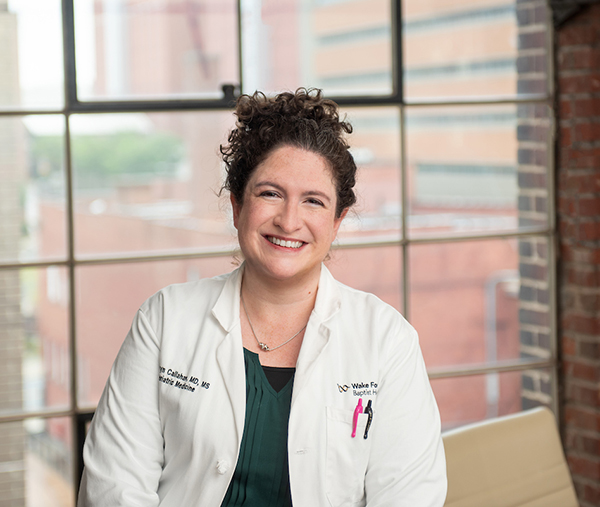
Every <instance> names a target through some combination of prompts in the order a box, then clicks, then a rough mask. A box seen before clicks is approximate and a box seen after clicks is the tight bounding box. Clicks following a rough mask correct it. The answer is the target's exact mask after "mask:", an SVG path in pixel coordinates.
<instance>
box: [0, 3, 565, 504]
mask: <svg viewBox="0 0 600 507" xmlns="http://www.w3.org/2000/svg"><path fill="white" fill-rule="evenodd" d="M549 30H550V29H549V25H548V13H547V11H546V6H545V1H544V0H525V1H522V0H519V1H518V2H517V1H516V0H460V1H456V0H452V1H450V0H431V1H429V2H423V1H420V0H405V1H404V2H402V3H401V2H400V0H237V1H236V0H62V2H61V0H0V45H1V47H2V48H3V49H2V52H1V54H0V69H1V71H0V387H1V389H0V507H2V506H4V505H6V506H8V505H10V506H14V505H27V506H37V505H40V506H42V505H43V506H45V507H47V506H71V505H74V498H75V490H76V488H77V483H78V478H79V474H80V469H81V457H80V452H81V443H82V441H83V438H84V436H85V430H86V424H87V423H88V422H89V419H90V416H91V414H92V413H93V411H94V407H95V404H96V403H97V401H98V399H99V397H100V394H101V392H102V389H103V386H104V383H105V381H106V378H107V375H108V371H109V368H110V366H111V364H112V361H113V359H114V357H115V355H116V353H117V350H118V349H119V346H120V344H121V343H122V341H123V339H124V337H125V335H126V333H127V330H128V328H129V325H130V322H131V319H132V317H133V315H134V312H135V310H136V309H137V308H138V306H139V305H140V304H141V303H142V302H143V301H144V300H145V299H146V298H147V297H148V296H150V295H151V294H152V293H154V292H155V291H156V290H158V289H159V288H161V287H162V286H164V285H167V284H169V283H175V282H181V281H186V280H194V279H197V278H199V277H207V276H212V275H216V274H219V273H223V272H226V271H229V270H230V269H232V268H233V264H232V252H233V251H234V250H235V248H236V239H235V230H234V228H233V226H232V223H231V219H230V212H229V210H228V202H227V199H226V198H225V197H219V196H218V191H219V188H220V185H221V181H222V173H223V167H222V164H221V162H220V160H219V157H218V146H219V144H220V143H223V142H224V141H225V139H226V135H227V131H228V129H229V128H231V126H232V125H233V122H234V118H233V116H232V104H233V100H234V98H235V96H236V95H237V94H239V93H241V92H244V93H251V92H253V91H254V90H256V89H260V90H263V91H265V92H266V93H269V94H272V93H275V92H278V91H282V90H285V89H295V88H296V87H299V86H306V87H319V88H323V90H324V91H325V94H326V95H327V96H328V97H331V98H334V99H335V100H337V101H338V103H339V104H340V105H341V107H342V109H343V113H344V114H346V115H347V117H348V118H349V119H350V121H351V122H352V124H353V125H354V128H355V132H354V134H353V135H352V137H351V144H352V147H353V148H352V150H353V154H354V156H355V159H356V161H357V163H358V165H359V168H360V174H359V183H358V193H359V202H358V205H357V207H356V212H355V213H352V214H350V215H349V217H348V218H347V219H346V220H345V222H344V224H343V226H342V229H341V231H340V234H339V238H338V240H337V242H336V245H335V248H334V251H333V252H332V254H331V259H330V260H329V261H328V265H329V267H330V269H331V270H332V271H333V273H334V275H335V276H336V277H337V278H338V279H340V280H341V281H342V282H344V283H347V284H349V285H351V286H353V287H356V288H359V289H363V290H367V291H370V292H373V293H375V294H376V295H378V296H379V297H381V298H382V299H383V300H385V301H387V302H388V303H390V304H391V305H393V306H394V307H396V308H397V309H398V310H400V311H401V312H402V313H403V314H405V315H406V316H407V318H408V319H409V320H410V321H411V322H412V323H413V324H414V326H415V327H416V328H417V330H418V331H419V334H420V340H421V346H422V349H423V353H424V355H425V360H426V362H427V365H428V367H429V372H430V376H431V379H432V386H433V389H434V391H435V394H436V397H437V399H438V403H439V406H440V410H441V415H442V423H443V426H444V428H451V427H455V426H459V425H462V424H465V423H469V422H473V421H477V420H481V419H485V418H488V417H494V416H497V415H502V414H507V413H512V412H516V411H519V410H523V409H525V408H529V407H531V406H535V405H548V406H551V407H553V408H555V407H556V404H557V400H556V395H557V393H556V328H555V299H556V296H555V290H554V284H555V280H554V257H555V252H554V218H553V217H554V211H553V181H552V163H553V161H552V150H551V149H550V147H551V146H552V144H551V141H552V140H551V135H552V122H553V112H552V110H551V107H550V106H551V103H552V101H551V92H552V90H551V82H552V80H551V77H552V76H551V72H550V71H551V68H550V66H549V61H550V60H549V50H548V48H549V44H550V41H549V38H550V33H549Z"/></svg>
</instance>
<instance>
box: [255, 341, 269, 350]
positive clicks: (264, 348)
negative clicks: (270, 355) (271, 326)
mask: <svg viewBox="0 0 600 507" xmlns="http://www.w3.org/2000/svg"><path fill="white" fill-rule="evenodd" d="M258 346H259V347H260V348H261V349H262V350H264V351H265V352H270V350H271V349H270V348H269V346H268V345H267V344H266V343H263V342H258Z"/></svg>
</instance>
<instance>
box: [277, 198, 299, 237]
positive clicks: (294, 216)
mask: <svg viewBox="0 0 600 507" xmlns="http://www.w3.org/2000/svg"><path fill="white" fill-rule="evenodd" d="M273 222H274V224H275V225H276V226H278V227H279V228H280V229H281V230H282V231H283V232H287V233H290V232H294V231H297V230H298V229H299V228H300V224H301V220H300V213H299V210H298V206H297V205H296V204H294V203H293V202H290V201H286V202H285V203H283V204H282V206H281V207H280V208H279V210H278V213H277V215H276V216H275V220H274V221H273Z"/></svg>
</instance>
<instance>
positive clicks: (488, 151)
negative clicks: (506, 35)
mask: <svg viewBox="0 0 600 507" xmlns="http://www.w3.org/2000/svg"><path fill="white" fill-rule="evenodd" d="M550 123H551V116H550V111H549V110H548V109H547V108H546V107H545V106H541V105H522V106H517V105H502V106H472V107H464V106H463V107H460V106H456V107H444V108H441V107H440V108H437V107H435V108H429V107H426V108H408V109H407V121H406V130H407V134H406V139H407V152H408V171H409V174H408V178H409V181H410V182H411V184H410V187H409V188H410V190H409V205H410V208H409V210H410V215H409V226H410V229H409V234H410V235H411V236H412V237H427V236H439V235H451V236H452V235H464V234H470V233H474V232H497V231H506V230H519V229H521V230H527V229H530V228H531V227H547V224H548V215H547V214H548V192H547V185H548V179H547V178H548V176H547V167H546V165H547V160H548V154H549V153H550V149H549V146H548V132H549V128H550Z"/></svg>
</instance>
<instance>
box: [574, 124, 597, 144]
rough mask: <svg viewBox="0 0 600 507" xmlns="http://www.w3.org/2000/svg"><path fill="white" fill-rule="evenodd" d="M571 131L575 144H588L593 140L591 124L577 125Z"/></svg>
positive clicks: (593, 130) (593, 131) (592, 126)
mask: <svg viewBox="0 0 600 507" xmlns="http://www.w3.org/2000/svg"><path fill="white" fill-rule="evenodd" d="M573 131H574V133H573V137H574V141H575V142H583V143H589V142H591V141H594V140H595V137H594V133H595V129H594V125H593V124H592V123H579V124H577V125H575V127H573Z"/></svg>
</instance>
